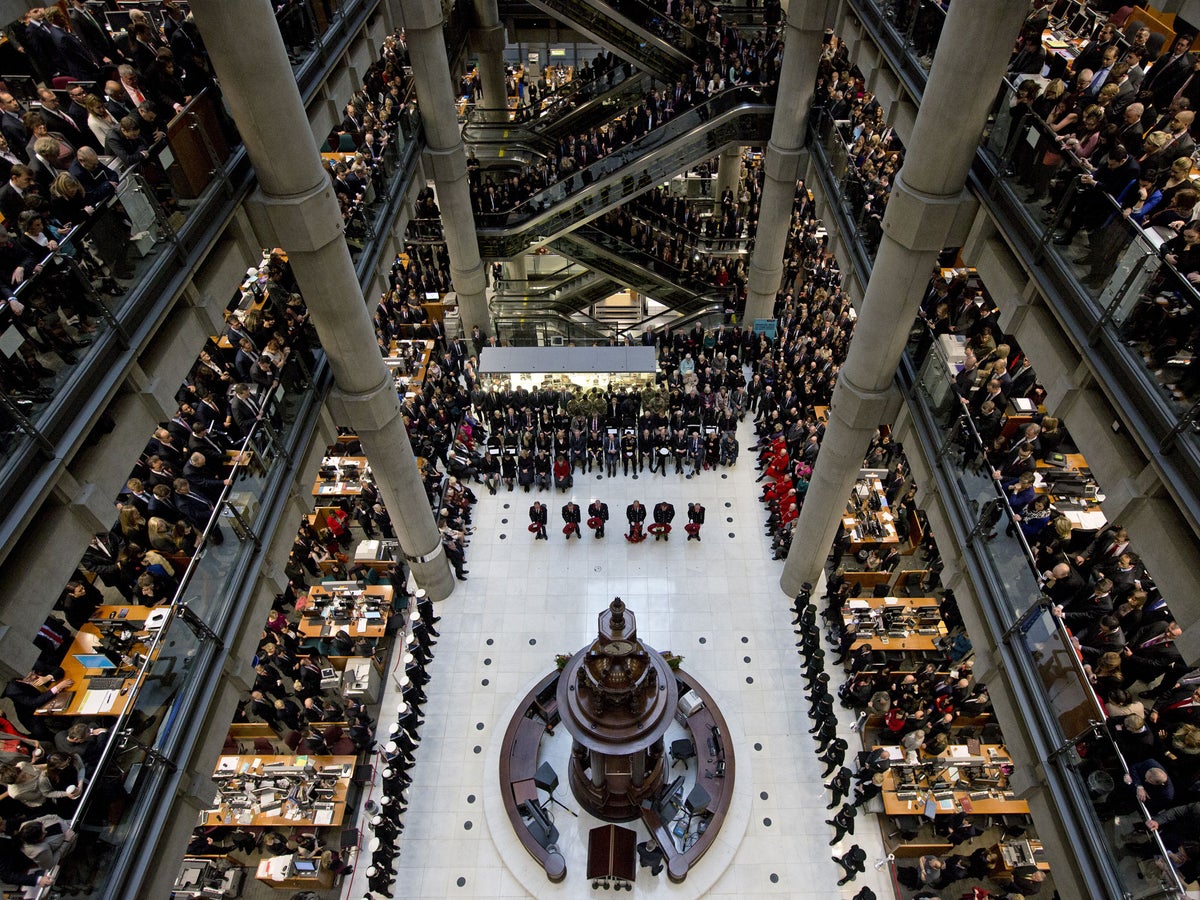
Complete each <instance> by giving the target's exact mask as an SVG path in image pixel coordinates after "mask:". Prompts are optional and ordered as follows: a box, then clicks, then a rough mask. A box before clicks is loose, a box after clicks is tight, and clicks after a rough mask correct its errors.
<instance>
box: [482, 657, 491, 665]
mask: <svg viewBox="0 0 1200 900" xmlns="http://www.w3.org/2000/svg"><path fill="white" fill-rule="evenodd" d="M483 664H484V665H485V666H490V665H491V664H492V658H491V657H490V656H489V657H488V658H487V659H485V660H484V661H483Z"/></svg>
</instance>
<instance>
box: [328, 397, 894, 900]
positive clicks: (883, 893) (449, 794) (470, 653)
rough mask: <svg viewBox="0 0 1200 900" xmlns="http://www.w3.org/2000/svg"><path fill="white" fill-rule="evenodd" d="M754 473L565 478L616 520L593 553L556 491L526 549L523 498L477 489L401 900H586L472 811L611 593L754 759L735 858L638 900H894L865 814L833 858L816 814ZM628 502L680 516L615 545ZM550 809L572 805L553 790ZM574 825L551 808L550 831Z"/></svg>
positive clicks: (425, 743)
mask: <svg viewBox="0 0 1200 900" xmlns="http://www.w3.org/2000/svg"><path fill="white" fill-rule="evenodd" d="M739 437H740V439H741V444H742V447H743V448H747V447H749V445H750V444H752V443H753V442H754V438H753V432H752V430H751V428H750V425H749V422H748V421H747V422H746V423H745V424H743V425H742V426H741V434H740V435H739ZM757 474H758V473H757V472H756V471H755V469H754V454H753V452H752V451H749V450H748V449H743V451H742V457H741V462H740V463H739V464H738V465H737V466H736V467H734V468H732V469H723V470H719V471H717V472H713V471H708V472H703V473H701V474H699V475H697V476H696V477H694V478H692V479H690V480H689V479H685V478H684V477H683V476H677V475H674V474H669V475H667V476H666V477H662V476H659V475H653V476H651V475H649V474H648V473H646V472H643V473H642V475H641V476H640V477H639V478H638V479H637V480H636V481H635V480H633V478H632V477H625V476H622V475H620V474H618V475H617V477H616V478H615V479H609V478H598V477H597V475H596V473H595V472H594V471H593V473H592V474H591V475H583V476H580V475H576V478H575V487H574V490H573V491H572V494H573V496H574V498H575V500H576V501H577V502H578V503H579V504H580V506H582V507H583V508H584V510H585V511H586V508H587V505H588V503H589V502H590V501H591V499H592V498H593V497H599V498H601V499H603V500H604V501H606V502H607V503H608V505H609V508H610V511H611V514H612V519H611V520H610V522H609V528H608V535H607V536H606V537H605V538H604V539H602V540H596V539H594V538H593V537H592V536H591V534H590V532H588V531H587V530H586V529H585V531H584V537H583V539H582V540H577V539H575V538H572V539H571V540H570V541H569V542H565V541H564V539H563V536H562V531H561V527H562V523H561V518H560V516H559V508H560V507H561V506H562V504H563V503H565V502H566V497H565V496H563V495H561V494H559V493H558V492H557V491H552V492H546V493H543V494H542V495H541V498H542V500H543V502H545V503H547V505H549V506H550V510H551V526H550V528H549V534H550V540H549V541H535V540H533V536H532V535H531V534H529V532H528V531H527V525H528V521H529V519H528V508H529V504H530V503H531V502H532V501H533V499H534V496H535V495H526V494H525V493H523V492H521V491H520V489H518V490H517V491H514V492H512V493H508V492H507V491H504V490H503V489H502V490H501V492H500V493H499V494H498V495H497V496H495V497H492V496H489V495H488V494H487V492H486V490H484V489H483V488H482V487H479V486H476V488H475V490H476V492H477V493H478V494H479V503H478V504H477V506H476V507H475V512H474V524H475V527H476V532H475V535H474V537H473V539H472V542H471V546H470V548H469V549H468V551H467V560H468V562H467V567H468V569H469V570H470V575H469V580H468V581H467V582H465V583H460V584H459V585H458V589H457V590H456V591H455V593H454V594H453V596H452V597H450V598H449V599H448V600H446V601H445V602H442V603H439V604H438V614H439V615H440V616H441V617H442V621H441V622H440V624H439V625H438V629H439V630H440V632H441V638H440V640H439V642H438V645H437V647H436V648H434V649H435V654H436V655H435V657H434V660H433V662H432V663H431V664H430V669H429V671H430V673H431V675H432V681H431V682H430V684H429V687H428V688H427V689H426V690H427V694H428V696H429V702H428V703H427V705H426V707H425V713H426V722H425V725H424V726H423V728H422V730H421V739H422V741H421V745H420V748H419V749H418V750H417V753H416V756H417V763H416V765H415V766H414V768H413V770H412V776H413V784H412V786H411V788H410V790H409V801H410V804H409V809H408V812H407V814H406V815H405V824H406V831H405V833H404V835H403V836H402V840H401V844H400V855H399V857H398V859H397V860H396V870H397V881H396V884H395V886H394V888H393V892H394V893H395V896H397V897H406V898H415V897H430V898H433V897H438V898H440V897H455V896H463V897H483V896H487V897H496V896H503V897H525V896H536V897H552V896H553V897H566V896H573V897H582V896H586V895H587V894H588V893H589V892H590V891H591V888H590V887H589V885H588V882H587V881H586V879H585V878H584V875H583V871H584V867H583V866H582V864H572V860H570V859H568V866H569V868H568V872H569V874H568V877H567V880H566V882H564V883H563V884H562V885H558V886H555V885H551V884H550V882H549V881H547V880H545V879H544V878H541V880H540V881H539V880H538V879H537V878H532V879H531V878H529V877H528V872H527V870H528V868H529V865H530V862H531V860H530V859H529V857H528V856H527V855H525V854H524V852H523V851H522V850H521V849H520V847H519V845H516V844H515V843H514V842H513V841H512V840H511V839H508V836H507V835H504V834H500V835H499V836H498V837H499V839H494V838H493V834H492V828H491V827H489V824H490V823H494V822H496V821H497V820H496V819H495V818H494V817H489V816H488V815H486V814H485V808H484V806H485V795H486V794H487V792H488V791H489V790H494V785H495V784H496V783H497V772H496V770H495V757H494V755H493V754H492V753H490V752H489V751H490V749H491V748H492V747H493V742H494V741H496V740H498V738H499V736H500V735H501V734H502V733H503V730H504V728H505V726H506V724H507V714H508V712H509V711H510V710H511V709H512V707H513V705H514V704H515V702H516V700H517V699H518V698H519V696H520V695H521V694H523V693H524V692H525V690H526V689H527V688H528V687H529V685H530V684H531V683H532V682H533V681H534V680H535V679H536V678H537V677H539V676H541V675H543V674H545V673H547V672H549V671H550V670H551V669H552V668H553V666H554V655H555V654H556V653H570V652H573V651H574V650H576V649H578V648H579V647H581V646H583V645H584V644H585V643H587V642H589V641H591V640H592V639H593V638H594V637H595V634H596V617H597V615H598V613H599V612H600V611H601V610H602V609H604V608H605V607H606V606H607V604H608V603H609V601H611V600H612V598H613V597H615V596H620V597H621V598H622V599H623V600H624V601H625V603H626V605H627V606H628V607H629V608H630V609H632V610H633V611H634V612H635V613H636V615H637V622H638V632H639V635H640V636H641V637H642V638H643V639H645V640H646V641H647V642H648V643H650V644H651V645H652V646H654V647H656V648H658V649H660V650H671V651H673V652H675V653H678V654H681V655H683V656H684V657H685V659H684V662H683V666H684V668H685V669H686V670H687V671H688V672H690V673H691V674H692V675H694V676H695V677H696V678H698V679H700V680H701V682H702V683H703V684H704V685H705V686H706V688H707V689H708V690H709V691H710V692H711V693H712V694H713V695H714V697H715V698H716V699H717V701H718V703H719V704H720V706H721V709H722V712H723V713H724V715H725V717H726V719H727V720H729V722H730V725H731V730H734V729H736V730H740V732H741V733H742V735H744V742H743V746H744V747H745V748H746V749H745V751H744V752H745V753H746V754H747V755H748V757H749V765H748V766H747V767H746V768H747V771H748V772H749V778H748V779H747V781H746V782H744V786H745V787H746V788H747V789H748V791H747V797H748V800H749V814H748V821H747V823H746V825H745V830H744V833H742V834H741V835H740V838H739V836H738V835H737V834H734V835H732V840H731V844H732V846H731V847H730V852H729V853H727V854H717V853H715V852H713V853H710V854H709V855H707V856H706V857H705V858H704V859H703V860H701V861H700V863H699V864H698V866H697V867H696V868H695V869H694V870H693V872H692V873H691V874H690V875H689V878H688V881H686V882H684V884H682V885H679V886H674V885H671V884H670V883H669V882H668V881H667V879H666V876H665V873H664V874H662V875H660V876H659V877H658V878H657V879H651V878H650V876H649V870H645V869H643V870H641V872H640V873H639V880H638V882H637V887H636V891H638V892H641V893H645V892H647V891H653V892H654V893H655V894H656V895H657V896H666V895H667V894H671V895H673V896H680V897H682V896H696V895H697V894H702V895H703V896H708V897H746V896H754V895H760V894H761V895H765V894H779V895H786V896H792V897H798V898H822V900H825V898H831V897H835V898H836V897H844V898H849V897H852V896H853V895H854V894H855V893H856V892H857V891H858V890H859V889H860V888H861V887H862V886H863V885H867V886H869V887H871V888H872V889H873V890H874V891H875V892H876V894H877V895H878V896H879V897H881V898H883V897H888V896H891V891H890V889H889V888H888V887H887V886H886V883H885V880H884V875H885V874H886V872H885V873H881V872H879V871H877V870H876V869H875V868H874V866H873V865H872V863H874V862H875V861H876V860H878V859H879V858H880V857H881V855H882V842H881V840H880V835H879V829H878V827H877V825H876V822H875V820H874V819H873V817H871V816H868V815H860V816H859V817H858V822H857V827H856V832H857V833H856V834H855V835H854V837H853V838H852V839H850V840H847V841H846V842H844V844H842V845H839V847H835V848H831V847H829V846H828V842H829V839H830V837H831V836H832V830H831V829H830V827H829V826H827V825H825V824H824V820H825V819H826V818H827V817H828V816H830V815H831V813H828V812H826V810H825V804H826V803H827V802H828V795H827V792H825V791H824V790H823V788H822V784H821V777H820V773H821V770H822V768H823V764H822V763H821V762H820V761H819V760H818V759H817V757H816V750H815V746H814V743H813V740H812V738H811V737H810V736H809V735H808V733H807V732H808V729H809V727H810V725H811V723H810V721H809V719H808V717H807V715H806V701H805V699H804V696H803V682H802V679H801V665H800V659H799V657H798V656H797V654H796V652H795V647H794V642H795V640H796V638H795V636H794V634H793V632H792V628H791V626H790V621H791V613H790V610H789V606H790V603H791V600H790V599H789V598H788V597H786V596H785V595H784V594H783V593H782V592H781V591H780V590H779V587H778V578H779V573H780V571H781V569H782V565H783V564H782V563H781V562H776V561H774V560H772V559H771V551H770V545H769V539H768V538H767V537H766V536H765V535H764V524H763V522H764V515H763V509H762V507H761V505H760V504H759V503H758V501H757V496H758V494H759V490H758V486H757V485H756V484H755V483H754V479H755V477H756V476H757ZM723 476H727V477H723ZM635 497H636V498H638V499H640V500H641V501H642V503H644V504H645V505H646V506H648V507H653V505H654V504H655V503H656V502H658V501H659V500H664V499H665V500H669V501H670V502H672V503H673V504H674V505H675V508H676V511H677V516H676V521H675V532H674V534H673V536H672V538H671V540H670V541H669V542H666V543H663V542H658V543H655V542H654V541H653V540H647V541H646V542H645V543H643V544H640V545H631V544H629V543H628V542H626V541H625V540H624V539H623V538H622V536H621V535H622V531H623V528H624V525H625V522H624V509H625V506H626V505H627V504H628V503H629V502H631V501H632V500H633V499H634V498H635ZM695 500H699V501H700V502H701V503H703V504H704V506H705V507H706V509H707V520H708V521H707V523H706V524H705V526H704V529H703V531H702V537H703V540H702V542H700V543H697V542H695V541H690V542H689V541H687V540H685V538H686V535H685V534H684V532H683V525H684V524H685V523H686V521H687V519H686V510H687V504H688V502H690V501H695ZM556 522H557V524H555V523H556ZM389 684H390V680H389ZM394 694H395V689H394V687H390V688H389V696H388V698H387V699H385V701H384V710H385V712H384V713H383V714H382V716H381V720H380V727H381V732H382V733H386V728H387V725H388V724H390V722H391V721H394V715H393V716H391V717H389V716H388V713H387V712H386V711H387V710H388V709H391V708H393V707H394V705H395V699H394ZM841 712H843V716H842V719H843V731H845V732H847V734H846V735H845V736H846V737H847V739H848V741H849V743H850V746H851V757H850V758H851V759H852V754H853V752H854V750H855V749H857V748H858V746H859V742H858V737H857V735H855V734H851V733H849V725H850V724H851V721H852V720H851V719H850V717H849V716H847V715H845V714H844V713H845V711H841ZM559 771H560V773H562V772H565V767H563V766H559ZM739 771H741V770H740V768H739ZM375 793H376V795H377V794H378V792H377V791H376V792H375ZM559 795H560V799H562V800H564V801H566V802H568V803H569V804H571V799H572V798H571V796H570V790H569V788H568V786H567V785H566V779H565V777H564V778H563V785H562V787H561V788H560V789H559ZM571 805H574V804H571ZM569 819H570V817H569V816H568V815H567V814H565V813H561V811H560V813H559V816H558V819H557V821H558V823H559V826H560V828H563V827H564V823H565V821H566V820H569ZM572 824H573V823H572ZM567 827H571V826H567ZM638 828H639V830H641V826H640V825H639V826H638ZM851 841H857V842H858V843H859V845H860V846H862V847H863V848H864V849H865V850H866V851H867V856H868V866H867V872H866V873H865V874H861V875H859V876H858V879H857V880H856V881H855V882H853V883H852V884H850V885H847V886H846V887H844V888H839V887H837V885H836V882H837V879H838V878H839V877H840V875H841V871H840V869H839V868H838V867H837V866H836V865H835V864H834V863H833V862H831V861H830V855H831V853H833V852H844V850H845V849H847V848H848V847H849V845H850V842H851ZM514 848H515V849H514ZM366 863H367V860H366V859H363V860H361V861H360V863H359V865H358V866H356V870H355V874H354V876H353V877H352V879H351V880H350V881H349V883H348V886H347V890H348V892H347V893H345V896H346V897H349V898H361V897H362V896H363V893H364V892H365V891H366V884H365V877H364V873H365V870H366ZM518 873H519V874H521V875H522V877H518ZM689 884H690V885H693V886H692V887H691V888H689Z"/></svg>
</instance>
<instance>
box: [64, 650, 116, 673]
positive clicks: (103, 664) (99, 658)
mask: <svg viewBox="0 0 1200 900" xmlns="http://www.w3.org/2000/svg"><path fill="white" fill-rule="evenodd" d="M72 655H73V656H74V658H75V662H77V663H79V665H81V666H83V668H85V669H89V670H93V671H95V670H104V669H115V668H117V664H116V663H115V662H113V661H112V660H111V659H109V658H108V657H107V656H105V655H104V654H103V653H75V654H72Z"/></svg>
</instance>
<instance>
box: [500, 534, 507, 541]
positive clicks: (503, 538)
mask: <svg viewBox="0 0 1200 900" xmlns="http://www.w3.org/2000/svg"><path fill="white" fill-rule="evenodd" d="M507 538H508V535H507V534H502V535H500V540H502V541H503V540H505V539H507Z"/></svg>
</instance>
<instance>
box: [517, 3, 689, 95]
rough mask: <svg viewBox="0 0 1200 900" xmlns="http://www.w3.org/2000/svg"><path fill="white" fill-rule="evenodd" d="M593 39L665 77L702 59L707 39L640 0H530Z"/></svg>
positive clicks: (680, 72) (684, 70) (671, 77)
mask: <svg viewBox="0 0 1200 900" xmlns="http://www.w3.org/2000/svg"><path fill="white" fill-rule="evenodd" d="M531 2H532V3H533V5H534V6H536V7H537V8H538V9H541V10H542V11H544V12H546V13H549V14H550V15H551V16H553V17H554V18H556V19H558V20H559V21H561V22H564V23H566V24H568V25H570V26H572V27H573V28H574V29H575V30H576V31H579V32H580V33H582V34H585V35H587V36H588V37H589V38H591V39H592V40H593V41H595V42H596V43H597V44H601V45H602V46H604V47H607V48H608V49H609V50H612V51H613V52H614V53H616V54H617V56H619V57H621V58H622V59H626V60H629V61H630V62H631V63H633V64H634V65H635V66H637V67H638V68H639V69H642V70H644V71H647V72H651V73H653V74H654V75H657V76H658V77H659V78H662V79H664V80H666V81H668V82H669V83H672V84H673V83H674V81H675V79H676V78H678V77H679V76H681V75H683V74H684V73H687V72H690V71H691V70H692V65H693V64H694V63H699V64H701V65H703V64H704V60H705V59H706V58H707V57H708V53H709V45H708V43H707V42H706V41H705V40H704V39H703V38H702V37H699V36H697V35H696V34H694V33H692V32H690V31H688V30H687V29H685V28H684V27H683V26H681V25H680V24H679V23H678V22H676V21H674V20H673V19H669V18H667V17H666V16H665V15H663V14H662V13H660V12H658V10H656V9H654V8H653V7H652V6H650V5H649V4H647V3H643V2H642V0H614V2H613V4H612V5H611V6H610V5H609V4H607V3H605V2H603V0H531Z"/></svg>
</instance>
